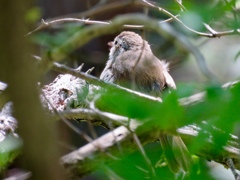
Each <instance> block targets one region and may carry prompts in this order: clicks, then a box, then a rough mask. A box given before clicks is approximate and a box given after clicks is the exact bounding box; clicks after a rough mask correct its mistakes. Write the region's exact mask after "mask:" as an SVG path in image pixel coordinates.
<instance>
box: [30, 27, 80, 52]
mask: <svg viewBox="0 0 240 180" xmlns="http://www.w3.org/2000/svg"><path fill="white" fill-rule="evenodd" d="M81 29H82V27H81V24H75V23H66V24H63V25H59V27H58V26H57V27H56V30H55V31H50V32H47V31H46V32H38V33H36V34H34V35H33V37H32V40H33V42H34V43H36V44H39V45H41V46H43V47H45V48H47V50H50V49H53V48H55V47H58V46H61V44H63V43H64V42H65V41H66V40H67V39H69V37H71V36H72V35H74V33H76V32H78V31H79V30H81Z"/></svg>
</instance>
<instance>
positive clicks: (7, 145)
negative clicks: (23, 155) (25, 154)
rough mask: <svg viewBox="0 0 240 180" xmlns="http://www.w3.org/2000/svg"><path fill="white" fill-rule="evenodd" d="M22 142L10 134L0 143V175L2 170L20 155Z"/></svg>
mask: <svg viewBox="0 0 240 180" xmlns="http://www.w3.org/2000/svg"><path fill="white" fill-rule="evenodd" d="M21 147H22V141H21V140H20V139H19V138H16V137H15V136H13V135H12V134H11V133H10V134H9V135H7V136H6V138H5V139H4V140H3V141H2V142H0V175H1V174H2V172H3V170H5V168H7V166H8V165H10V164H11V163H12V161H13V160H14V159H15V158H16V157H17V156H18V155H19V154H20V152H21V150H20V148H21Z"/></svg>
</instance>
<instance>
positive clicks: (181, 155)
mask: <svg viewBox="0 0 240 180" xmlns="http://www.w3.org/2000/svg"><path fill="white" fill-rule="evenodd" d="M159 140H160V143H161V145H162V148H163V152H164V154H165V157H166V160H167V163H168V166H169V168H170V170H171V171H172V172H173V173H178V172H179V170H180V168H182V169H183V170H184V171H185V172H189V171H190V169H191V166H192V165H193V160H192V157H191V155H190V153H189V151H188V149H187V147H186V145H185V144H184V142H183V140H182V138H181V137H180V136H170V135H160V137H159Z"/></svg>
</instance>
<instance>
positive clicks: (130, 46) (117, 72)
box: [100, 31, 176, 95]
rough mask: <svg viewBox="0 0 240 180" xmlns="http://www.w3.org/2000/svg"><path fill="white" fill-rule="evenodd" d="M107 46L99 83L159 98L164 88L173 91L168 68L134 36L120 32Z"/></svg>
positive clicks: (132, 33)
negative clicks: (113, 84) (108, 47)
mask: <svg viewBox="0 0 240 180" xmlns="http://www.w3.org/2000/svg"><path fill="white" fill-rule="evenodd" d="M108 45H109V46H110V47H111V49H110V53H109V60H108V61H107V64H106V67H105V68H104V70H103V72H102V73H101V75H100V79H103V80H104V81H107V82H112V83H116V84H120V85H122V86H125V87H128V88H131V89H135V90H138V91H140V92H144V93H147V94H152V95H159V94H160V93H161V92H162V91H163V90H164V89H165V88H167V87H169V88H173V89H175V88H176V85H175V83H174V81H173V79H172V77H171V76H170V74H169V73H168V64H167V63H165V62H163V61H160V60H159V59H158V58H157V57H156V56H154V55H153V53H152V50H151V48H150V46H149V44H148V43H147V41H145V40H143V39H142V38H141V36H139V35H138V34H136V33H134V32H129V31H124V32H122V33H121V34H119V35H118V36H117V37H116V38H115V39H114V41H113V42H109V43H108Z"/></svg>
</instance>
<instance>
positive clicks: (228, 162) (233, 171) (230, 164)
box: [227, 158, 240, 180]
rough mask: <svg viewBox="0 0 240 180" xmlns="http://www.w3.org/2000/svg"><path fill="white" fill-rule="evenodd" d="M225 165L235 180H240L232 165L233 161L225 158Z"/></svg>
mask: <svg viewBox="0 0 240 180" xmlns="http://www.w3.org/2000/svg"><path fill="white" fill-rule="evenodd" d="M227 165H228V167H229V168H230V169H231V171H232V173H233V175H234V177H235V179H236V180H240V175H239V174H238V172H237V171H236V169H235V167H234V164H233V161H232V159H231V158H227Z"/></svg>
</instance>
